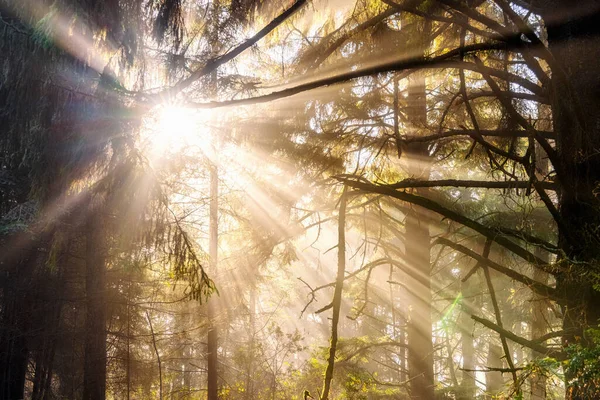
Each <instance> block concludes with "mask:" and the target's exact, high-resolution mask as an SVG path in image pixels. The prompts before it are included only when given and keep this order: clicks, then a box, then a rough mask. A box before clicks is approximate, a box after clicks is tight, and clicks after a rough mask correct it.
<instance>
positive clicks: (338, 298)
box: [321, 187, 346, 400]
mask: <svg viewBox="0 0 600 400" xmlns="http://www.w3.org/2000/svg"><path fill="white" fill-rule="evenodd" d="M337 257H338V268H337V275H336V279H335V290H334V292H333V300H332V302H331V304H332V309H333V313H332V318H331V343H330V346H329V358H328V359H327V370H326V371H325V380H324V382H323V393H322V394H321V400H327V399H329V391H330V389H331V380H332V379H333V368H334V365H335V352H336V349H337V342H338V323H339V320H340V309H341V307H342V289H343V287H344V274H345V273H346V188H345V187H344V191H343V193H342V197H341V199H340V210H339V216H338V254H337Z"/></svg>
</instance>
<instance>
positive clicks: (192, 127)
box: [148, 105, 212, 153]
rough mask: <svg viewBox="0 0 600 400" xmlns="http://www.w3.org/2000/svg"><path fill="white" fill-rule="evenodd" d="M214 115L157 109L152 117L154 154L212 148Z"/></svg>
mask: <svg viewBox="0 0 600 400" xmlns="http://www.w3.org/2000/svg"><path fill="white" fill-rule="evenodd" d="M211 119H212V115H211V114H210V112H207V111H205V110H203V111H198V110H194V109H190V108H186V107H182V106H176V105H162V106H159V107H157V108H156V109H155V110H154V111H153V113H152V115H151V121H152V122H151V124H152V126H149V127H148V128H149V129H150V130H151V131H152V133H151V135H150V138H151V139H150V140H151V142H152V150H153V152H158V153H164V152H171V153H174V152H181V151H183V150H184V149H189V148H199V149H201V150H203V151H205V150H206V149H208V148H209V147H210V143H211V141H212V138H211V136H212V135H211V129H210V124H211Z"/></svg>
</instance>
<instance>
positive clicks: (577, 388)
mask: <svg viewBox="0 0 600 400" xmlns="http://www.w3.org/2000/svg"><path fill="white" fill-rule="evenodd" d="M584 339H585V340H583V341H582V342H579V343H574V344H570V345H569V346H567V349H566V351H567V354H568V356H569V358H568V360H567V361H566V362H565V366H564V369H565V376H566V377H567V384H568V385H569V391H570V393H573V392H577V393H578V394H579V395H583V396H584V397H585V398H590V399H592V398H594V399H595V398H598V397H600V328H590V329H588V330H586V331H585V338H584ZM568 394H569V393H568Z"/></svg>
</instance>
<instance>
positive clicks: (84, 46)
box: [22, 0, 115, 74]
mask: <svg viewBox="0 0 600 400" xmlns="http://www.w3.org/2000/svg"><path fill="white" fill-rule="evenodd" d="M24 3H25V5H24V6H23V8H24V9H25V12H26V13H27V17H29V18H23V19H22V20H24V21H26V20H30V21H37V26H36V27H35V28H36V31H37V32H38V33H39V34H40V35H41V39H42V40H46V41H48V42H49V43H50V44H53V45H56V46H57V47H59V48H60V49H62V50H63V51H65V52H67V53H69V54H70V55H71V56H73V57H74V58H76V59H78V60H79V61H81V62H83V63H85V64H86V65H89V66H90V67H92V68H93V69H94V70H95V71H96V72H98V73H99V74H102V72H103V71H104V68H105V67H106V65H107V64H108V63H109V61H110V57H109V56H108V55H107V54H109V53H114V52H115V46H113V45H112V44H111V43H106V42H105V43H104V44H105V46H106V49H105V51H106V52H102V51H101V50H100V49H99V46H98V45H97V42H96V39H99V37H98V36H95V35H94V34H93V30H92V29H91V28H93V27H85V26H83V29H82V30H83V31H87V32H88V35H84V34H83V33H82V32H81V31H79V30H76V29H74V25H75V24H74V21H75V15H74V14H73V15H70V16H67V15H68V14H66V13H63V12H62V11H61V10H60V9H59V8H58V7H57V6H56V3H53V5H51V6H43V5H41V4H40V2H39V1H35V0H28V1H25V2H24ZM78 21H80V20H79V19H78Z"/></svg>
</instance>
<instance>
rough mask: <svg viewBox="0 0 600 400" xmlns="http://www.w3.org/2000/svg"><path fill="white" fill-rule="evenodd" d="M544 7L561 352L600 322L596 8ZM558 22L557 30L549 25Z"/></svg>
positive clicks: (592, 1) (584, 4)
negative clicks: (550, 60) (556, 189)
mask: <svg viewBox="0 0 600 400" xmlns="http://www.w3.org/2000/svg"><path fill="white" fill-rule="evenodd" d="M543 4H544V5H545V7H544V10H543V13H542V15H543V16H544V19H545V21H546V23H547V25H548V45H549V49H550V51H551V53H552V54H553V56H554V62H555V67H554V69H553V71H552V72H553V76H552V94H553V96H552V106H553V121H554V128H555V131H556V136H557V142H556V147H557V156H558V161H559V163H560V165H558V166H556V165H554V167H555V169H556V170H557V171H560V172H561V174H560V175H559V179H560V185H561V188H562V190H561V192H560V197H559V212H560V216H561V218H562V220H563V221H564V224H565V228H564V229H561V230H560V231H559V245H560V247H561V249H562V250H563V252H564V257H563V259H562V260H561V263H562V266H563V267H564V268H563V271H564V272H562V273H561V274H558V275H557V276H556V281H557V283H556V286H557V290H558V291H559V293H560V294H561V297H562V300H561V302H560V303H561V306H562V309H563V312H564V320H563V328H564V329H565V331H567V332H570V333H568V334H567V335H566V336H564V337H563V341H564V343H565V344H567V343H575V342H576V341H577V340H578V339H577V338H578V337H581V338H585V336H584V335H583V331H584V330H585V329H586V328H587V327H589V326H596V325H597V324H598V319H599V318H600V293H599V292H598V291H597V290H595V289H594V288H593V283H592V281H593V279H589V278H587V276H586V274H587V273H590V272H592V271H595V270H597V268H598V262H599V261H598V260H600V232H599V231H598V227H599V226H600V200H599V198H598V196H597V192H598V183H599V182H600V157H598V151H599V150H600V86H599V85H598V76H600V68H599V67H598V60H599V59H600V46H598V35H599V34H600V24H598V12H599V10H600V2H598V1H597V0H588V1H580V2H577V9H579V10H585V13H584V14H583V15H581V14H580V15H577V14H576V13H574V12H571V11H572V5H573V3H572V2H570V1H567V0H554V1H552V0H548V1H546V2H543ZM557 16H560V17H561V20H560V23H550V24H549V22H552V19H553V18H557ZM592 273H593V272H592ZM583 341H584V342H585V339H583ZM566 378H567V381H568V380H569V379H570V378H571V377H569V376H567V377H566ZM567 393H568V395H570V398H572V399H583V398H585V394H584V393H580V392H577V390H576V389H574V388H572V387H570V388H569V387H568V388H567Z"/></svg>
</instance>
